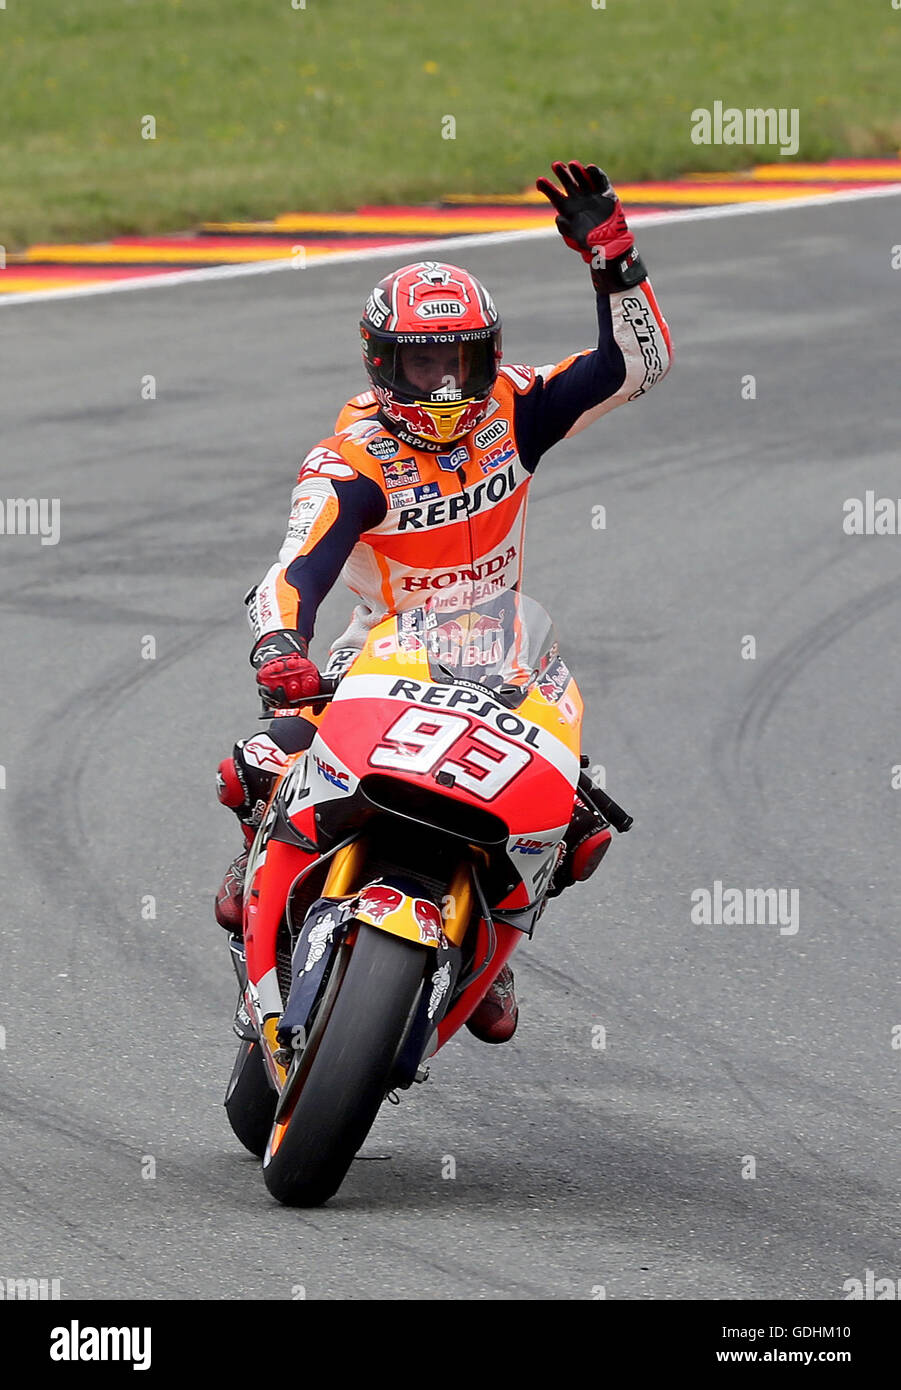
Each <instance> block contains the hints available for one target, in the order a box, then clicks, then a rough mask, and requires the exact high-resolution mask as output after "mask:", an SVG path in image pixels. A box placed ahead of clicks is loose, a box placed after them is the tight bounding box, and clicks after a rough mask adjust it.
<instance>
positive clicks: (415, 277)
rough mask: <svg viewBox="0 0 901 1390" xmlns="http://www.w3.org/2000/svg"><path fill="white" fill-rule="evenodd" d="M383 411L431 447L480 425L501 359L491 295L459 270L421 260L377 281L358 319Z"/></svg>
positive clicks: (370, 377) (370, 376)
mask: <svg viewBox="0 0 901 1390" xmlns="http://www.w3.org/2000/svg"><path fill="white" fill-rule="evenodd" d="M360 333H361V335H362V338H363V361H364V362H365V364H366V371H367V373H368V374H369V380H370V381H371V382H372V389H373V391H374V392H375V395H376V399H377V400H378V402H379V405H380V407H381V410H382V413H383V414H384V415H385V416H386V417H387V418H388V419H389V420H391V421H392V422H393V423H395V424H397V425H400V426H402V427H403V428H404V429H405V430H407V431H409V433H410V434H413V435H416V436H417V438H419V439H423V440H426V441H428V442H430V443H431V444H433V445H434V444H446V443H449V442H450V441H451V440H454V439H462V437H463V436H464V435H466V434H468V433H469V431H470V430H473V429H475V427H476V425H478V424H480V422H481V421H482V420H484V418H485V416H486V414H487V411H488V406H489V402H490V400H491V393H492V391H493V389H494V384H495V382H496V380H497V372H498V364H499V363H500V360H501V321H500V319H499V318H498V314H497V310H496V309H495V307H494V303H493V302H492V299H491V295H490V294H489V293H488V291H487V290H486V289H485V287H484V285H481V284H480V283H479V281H478V280H477V279H476V278H475V276H474V275H470V274H469V272H468V271H466V270H461V269H460V268H459V266H455V265H442V264H441V263H439V262H438V261H418V262H417V263H416V264H415V265H405V266H401V268H400V270H395V271H394V272H393V273H392V274H391V275H386V277H385V279H384V280H380V281H379V283H378V284H377V285H376V287H375V289H374V290H373V291H372V293H371V295H370V296H369V298H368V299H367V301H366V307H365V308H364V310H363V317H362V319H361V320H360Z"/></svg>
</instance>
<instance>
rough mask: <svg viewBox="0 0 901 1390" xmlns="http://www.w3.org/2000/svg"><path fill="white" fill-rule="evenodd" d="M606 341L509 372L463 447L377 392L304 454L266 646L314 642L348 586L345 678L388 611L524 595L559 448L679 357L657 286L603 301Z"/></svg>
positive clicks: (255, 593) (267, 596)
mask: <svg viewBox="0 0 901 1390" xmlns="http://www.w3.org/2000/svg"><path fill="white" fill-rule="evenodd" d="M597 312H598V328H599V335H598V345H597V347H596V348H594V349H585V350H584V351H582V352H578V353H574V354H573V355H572V356H570V357H567V358H566V359H565V360H564V361H562V362H559V363H557V364H556V365H549V366H545V367H538V368H535V367H526V366H504V367H502V368H501V369H500V373H499V375H498V379H497V383H496V385H495V388H494V392H493V395H492V399H491V402H490V406H489V413H488V415H487V417H486V418H485V420H484V421H483V422H482V423H481V424H480V425H479V426H478V428H476V429H475V430H473V431H472V432H471V433H470V434H469V435H467V436H466V437H465V438H463V439H461V440H457V441H455V442H454V443H452V444H443V445H442V444H434V445H432V444H428V445H424V444H423V442H422V441H420V440H418V439H416V438H415V437H414V436H408V435H406V434H405V432H404V430H403V429H401V428H399V427H398V426H397V425H395V424H393V423H391V422H389V421H386V420H383V419H381V418H380V417H379V415H378V404H377V402H376V400H375V397H374V395H373V394H372V392H371V391H364V392H363V393H362V394H361V395H359V396H355V397H354V398H353V399H352V400H351V401H349V402H348V403H347V405H346V406H345V407H344V408H343V409H342V411H341V413H340V415H339V416H338V420H337V422H336V426H335V433H334V434H333V435H331V436H330V437H329V438H327V439H323V440H322V441H321V442H320V443H319V444H318V445H317V446H316V447H315V448H314V449H312V450H311V451H310V452H309V453H308V454H307V455H306V457H305V458H304V460H303V462H302V463H301V466H300V471H299V474H298V479H297V485H296V487H295V488H294V492H293V494H292V498H291V514H290V517H289V521H288V530H287V534H286V536H285V540H284V543H283V545H282V548H281V551H280V552H279V557H278V561H277V563H275V564H274V565H273V566H272V567H271V569H270V570H269V571H268V572H267V574H266V575H265V576H264V578H263V579H262V580H261V582H260V583H259V584H258V585H257V586H256V588H255V589H253V590H251V592H250V593H249V594H248V595H247V599H246V600H245V601H246V603H247V604H248V609H249V619H250V624H251V627H252V628H253V632H254V636H255V638H257V639H258V638H260V637H262V636H263V635H264V634H265V633H268V632H273V631H276V630H278V629H282V628H289V629H293V630H296V631H299V632H300V633H301V634H302V635H303V636H304V637H306V638H307V639H310V638H311V637H312V635H313V627H314V623H315V619H316V610H317V608H318V607H319V604H320V603H321V601H322V599H323V598H324V596H325V595H326V594H327V593H328V591H329V590H330V589H331V588H332V586H333V585H334V583H335V582H336V580H337V579H338V577H339V574H340V575H341V577H342V578H343V580H344V582H345V584H346V585H347V587H348V588H349V589H350V590H351V591H352V592H353V593H354V594H355V595H356V596H357V598H358V599H359V602H358V604H357V605H356V607H355V609H354V614H353V618H352V621H351V623H350V625H349V626H348V628H347V629H346V631H345V632H344V633H342V635H341V636H340V637H339V638H338V639H337V640H336V641H335V642H334V643H333V644H332V649H331V650H332V658H333V659H334V658H338V669H343V667H344V665H345V664H346V660H347V658H348V657H349V656H350V655H351V653H352V652H353V651H354V650H356V649H359V648H360V647H361V646H362V644H363V642H364V641H365V637H366V632H367V630H368V629H370V628H371V627H373V626H374V625H375V624H376V623H378V622H380V621H381V620H382V619H383V618H384V617H385V616H386V615H387V614H390V613H396V612H400V611H402V610H403V609H405V608H410V607H413V606H416V605H418V604H421V603H422V602H423V600H424V598H426V597H427V596H428V595H429V594H431V593H435V592H436V591H440V590H441V589H443V588H449V587H451V586H452V585H454V584H456V583H458V582H460V581H471V582H473V583H474V585H475V593H474V598H475V600H476V601H477V599H478V596H479V584H480V582H481V581H491V590H490V591H491V592H492V593H495V592H497V590H498V589H499V588H513V587H516V586H518V584H519V582H520V578H521V575H522V565H523V539H524V528H525V518H526V497H527V494H528V489H529V484H530V482H531V480H532V476H533V474H534V472H535V468H536V466H537V464H538V462H539V460H540V459H541V457H542V456H543V455H544V454H545V453H546V452H547V451H548V449H550V448H551V447H552V446H553V445H554V444H556V443H558V442H559V441H560V440H561V439H564V438H569V437H570V436H572V435H574V434H577V433H579V432H580V431H581V430H583V429H585V428H586V427H587V426H588V425H590V424H592V423H593V422H594V421H595V420H598V419H599V418H600V417H601V416H602V415H605V414H607V413H608V411H611V410H613V409H615V408H616V406H618V405H622V404H624V403H625V402H626V401H635V400H638V399H640V398H641V397H642V396H643V395H645V394H646V392H647V391H649V390H650V388H651V387H652V386H654V385H656V383H657V382H658V381H660V380H661V378H662V377H663V376H665V374H666V372H667V371H668V370H669V366H670V360H671V343H670V335H669V330H668V328H667V325H666V322H665V320H664V318H663V317H662V315H661V313H660V310H659V309H658V307H657V301H656V299H655V296H654V293H653V290H652V289H651V286H650V283H649V281H647V280H646V281H644V283H642V284H640V285H638V286H636V287H635V288H633V289H629V290H624V291H621V292H619V293H614V294H612V295H610V296H609V297H608V296H607V295H598V296H597Z"/></svg>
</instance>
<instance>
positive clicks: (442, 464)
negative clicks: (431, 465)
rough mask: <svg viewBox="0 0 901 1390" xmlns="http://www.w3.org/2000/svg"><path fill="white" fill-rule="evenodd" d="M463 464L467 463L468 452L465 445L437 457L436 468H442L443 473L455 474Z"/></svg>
mask: <svg viewBox="0 0 901 1390" xmlns="http://www.w3.org/2000/svg"><path fill="white" fill-rule="evenodd" d="M464 463H469V450H468V449H467V447H466V445H465V444H460V445H458V446H457V448H456V449H453V450H452V451H451V452H450V453H449V454H439V455H438V467H439V468H443V470H444V472H445V473H456V471H457V469H458V468H460V467H462V465H463V464H464Z"/></svg>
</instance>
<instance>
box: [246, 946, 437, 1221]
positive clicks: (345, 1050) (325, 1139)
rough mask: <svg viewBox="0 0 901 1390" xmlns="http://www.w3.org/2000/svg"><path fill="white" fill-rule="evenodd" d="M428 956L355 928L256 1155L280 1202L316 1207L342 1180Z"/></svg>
mask: <svg viewBox="0 0 901 1390" xmlns="http://www.w3.org/2000/svg"><path fill="white" fill-rule="evenodd" d="M427 956H428V952H427V951H426V949H425V948H424V947H422V946H414V945H413V944H412V943H411V942H409V941H405V940H403V939H401V938H400V937H396V936H391V935H389V934H388V933H387V932H383V931H379V930H378V929H377V928H375V927H371V926H368V925H366V924H365V923H361V924H360V925H359V927H358V929H357V939H356V941H355V943H354V945H353V948H352V950H351V952H350V959H349V961H348V963H347V968H346V971H345V974H344V978H343V979H342V981H341V985H340V988H339V990H338V994H337V998H336V999H335V1002H334V1005H333V1006H332V1009H331V1012H330V1014H329V1017H328V1020H327V1022H326V1024H325V1028H324V1031H323V1033H322V1037H321V1039H320V1040H319V1043H318V1047H317V1048H316V1053H315V1056H314V1058H313V1062H312V1065H311V1066H310V1069H309V1072H308V1073H307V1075H306V1077H305V1078H304V1080H303V1084H302V1087H301V1088H300V1090H299V1093H298V1095H297V1098H296V1100H294V1102H293V1106H292V1109H291V1111H290V1113H289V1114H287V1115H282V1116H281V1117H280V1118H279V1120H278V1122H277V1123H276V1124H275V1125H274V1127H273V1129H272V1134H271V1136H270V1139H269V1145H268V1148H267V1151H266V1154H265V1156H264V1158H263V1177H264V1178H265V1181H266V1186H267V1187H268V1189H269V1191H270V1192H271V1193H272V1195H273V1197H277V1198H278V1200H279V1201H280V1202H283V1203H285V1205H286V1206H304V1207H307V1206H318V1205H319V1204H320V1203H322V1202H327V1201H328V1199H329V1197H332V1196H334V1194H335V1193H336V1192H337V1190H338V1188H339V1187H340V1186H341V1183H342V1182H343V1181H344V1178H345V1176H346V1174H347V1170H348V1168H349V1167H350V1165H351V1163H352V1162H353V1158H354V1154H355V1153H356V1152H357V1150H358V1149H359V1148H360V1146H361V1144H362V1143H363V1141H364V1140H365V1138H366V1136H367V1134H368V1133H369V1131H370V1129H371V1128H372V1124H373V1121H374V1120H375V1117H376V1115H377V1114H378V1110H379V1106H380V1105H381V1103H382V1100H383V1099H384V1096H385V1092H386V1089H387V1087H388V1083H389V1080H390V1076H391V1071H392V1067H393V1065H394V1060H395V1058H396V1056H397V1052H398V1048H399V1047H400V1044H401V1042H402V1041H403V1037H404V1034H405V1032H406V1029H407V1023H408V1021H409V1019H410V1015H411V1013H412V1011H413V1008H414V1007H415V1005H416V1001H417V999H418V997H419V991H420V987H421V985H422V980H423V975H424V973H425V966H426V959H427ZM308 1046H309V1044H308Z"/></svg>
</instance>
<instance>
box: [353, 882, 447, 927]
mask: <svg viewBox="0 0 901 1390" xmlns="http://www.w3.org/2000/svg"><path fill="white" fill-rule="evenodd" d="M403 900H404V895H403V893H401V892H400V890H399V889H397V888H389V887H388V885H387V884H386V883H371V884H370V885H369V887H368V888H367V889H366V890H365V891H364V892H363V893H361V894H360V911H361V912H365V913H367V914H368V916H370V917H371V918H372V920H373V921H374V922H384V920H385V918H386V917H390V916H391V913H392V912H396V911H397V909H398V908H399V907H400V905H401V903H402V902H403ZM437 910H438V909H437V908H436V909H435V911H436V912H437Z"/></svg>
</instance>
